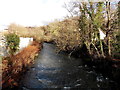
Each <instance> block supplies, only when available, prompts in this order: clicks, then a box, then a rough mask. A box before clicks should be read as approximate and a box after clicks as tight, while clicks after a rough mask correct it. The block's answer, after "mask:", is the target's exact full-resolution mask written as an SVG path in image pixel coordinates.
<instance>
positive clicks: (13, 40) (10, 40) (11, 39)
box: [6, 33, 20, 55]
mask: <svg viewBox="0 0 120 90" xmlns="http://www.w3.org/2000/svg"><path fill="white" fill-rule="evenodd" d="M6 43H7V49H8V51H9V54H10V55H13V54H15V53H16V51H17V50H18V49H19V43H20V38H19V36H18V35H16V34H15V33H10V34H8V35H6Z"/></svg>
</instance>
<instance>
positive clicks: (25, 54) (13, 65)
mask: <svg viewBox="0 0 120 90" xmlns="http://www.w3.org/2000/svg"><path fill="white" fill-rule="evenodd" d="M41 48H42V43H39V42H37V41H33V42H32V44H31V45H29V46H27V47H26V48H24V49H23V50H22V51H20V52H19V53H18V54H16V55H14V56H11V57H6V58H4V59H3V60H2V88H13V87H15V86H18V82H19V80H20V78H21V75H22V74H23V73H24V72H25V71H26V69H27V68H28V67H30V66H31V65H32V64H33V63H34V60H35V57H36V56H37V55H38V52H39V51H40V50H41Z"/></svg>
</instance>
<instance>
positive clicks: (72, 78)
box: [20, 43, 117, 90]
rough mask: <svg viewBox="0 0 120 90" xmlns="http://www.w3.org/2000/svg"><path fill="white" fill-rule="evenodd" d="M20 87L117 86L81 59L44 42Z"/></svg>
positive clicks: (25, 89) (26, 88) (88, 87)
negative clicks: (59, 51) (69, 55)
mask: <svg viewBox="0 0 120 90" xmlns="http://www.w3.org/2000/svg"><path fill="white" fill-rule="evenodd" d="M20 88H21V89H23V90H30V89H32V88H36V89H40V88H41V89H42V88H61V89H63V90H64V89H71V88H87V89H92V88H96V89H100V90H101V89H102V88H109V89H110V88H113V89H114V90H115V88H117V85H116V83H115V82H114V81H112V80H111V79H109V78H108V77H106V76H103V75H102V74H101V73H98V72H96V71H95V70H94V69H93V68H89V67H88V66H87V65H84V64H83V62H82V60H81V59H76V58H74V57H71V58H70V57H68V55H67V54H65V53H59V54H57V53H56V49H55V46H54V45H53V44H50V43H44V44H43V49H42V50H41V52H40V54H39V56H38V58H37V59H36V60H35V64H34V65H33V66H32V67H31V68H30V69H29V70H28V71H27V73H26V74H25V75H24V76H23V78H22V79H21V81H20Z"/></svg>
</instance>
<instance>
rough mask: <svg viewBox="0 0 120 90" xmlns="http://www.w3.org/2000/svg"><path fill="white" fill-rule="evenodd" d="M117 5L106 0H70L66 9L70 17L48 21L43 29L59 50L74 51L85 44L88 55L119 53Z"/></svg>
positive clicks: (119, 26)
mask: <svg viewBox="0 0 120 90" xmlns="http://www.w3.org/2000/svg"><path fill="white" fill-rule="evenodd" d="M119 4H120V2H119V3H118V5H117V3H116V6H113V3H112V2H109V1H106V2H87V3H86V2H80V1H77V0H74V1H71V2H70V3H68V6H69V8H67V10H68V11H69V12H70V14H71V17H69V18H67V19H65V20H63V21H55V22H53V23H50V24H49V25H48V29H46V30H47V31H48V32H49V33H50V34H51V36H52V38H54V41H55V42H56V44H57V46H58V48H59V50H75V48H76V47H81V46H83V45H85V46H86V48H87V50H88V52H89V54H90V55H92V56H95V57H96V56H97V57H104V58H105V57H116V55H117V56H119V55H120V47H119V46H120V45H119V44H120V42H119V40H120V39H119V36H120V34H119V33H120V31H119V30H120V25H119V24H120V18H119V17H120V5H119ZM66 6H67V4H66ZM113 7H114V8H113ZM100 32H103V33H104V34H105V37H104V38H101V33H100Z"/></svg>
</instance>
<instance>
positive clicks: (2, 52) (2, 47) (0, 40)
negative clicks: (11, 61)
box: [0, 33, 8, 56]
mask: <svg viewBox="0 0 120 90" xmlns="http://www.w3.org/2000/svg"><path fill="white" fill-rule="evenodd" d="M7 54H8V53H7V50H6V40H5V36H4V35H3V34H2V33H0V56H6V55H7Z"/></svg>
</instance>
